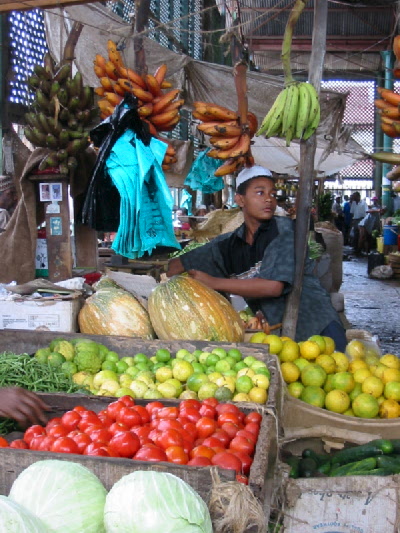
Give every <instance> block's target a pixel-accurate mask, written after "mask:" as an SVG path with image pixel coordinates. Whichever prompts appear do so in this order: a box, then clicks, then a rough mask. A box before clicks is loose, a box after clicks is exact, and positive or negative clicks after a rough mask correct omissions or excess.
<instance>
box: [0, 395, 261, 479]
mask: <svg viewBox="0 0 400 533" xmlns="http://www.w3.org/2000/svg"><path fill="white" fill-rule="evenodd" d="M261 419H262V417H261V414H260V413H258V412H256V411H252V412H250V413H248V414H247V415H246V414H245V413H244V412H243V411H241V410H240V409H239V408H238V407H237V406H236V405H234V404H230V403H219V402H218V401H217V400H216V399H215V398H208V399H206V400H203V401H202V402H200V401H198V400H193V399H188V400H182V401H181V402H180V403H179V405H178V406H173V407H170V406H164V405H163V404H162V403H161V402H159V401H151V402H149V403H147V404H146V406H143V405H136V404H135V401H134V400H133V399H132V398H131V397H130V396H124V397H122V398H119V399H118V400H116V401H114V402H112V403H110V404H109V405H108V406H107V408H106V409H103V410H102V411H100V412H99V413H95V412H94V411H92V410H89V409H87V408H85V407H82V406H80V405H78V406H76V407H74V409H72V410H71V411H67V412H66V413H65V414H64V415H63V416H62V417H61V418H53V419H51V420H50V421H49V422H48V423H47V425H46V427H43V426H39V425H34V426H31V427H29V428H28V429H27V430H26V431H25V433H24V438H23V439H17V440H14V441H12V442H11V443H10V445H9V446H10V448H24V449H30V450H39V451H50V452H58V453H76V454H83V455H96V456H102V457H123V458H128V459H135V460H138V461H167V462H170V463H175V464H180V465H192V466H210V465H217V466H219V467H221V468H228V469H232V470H235V471H236V479H237V480H238V481H240V482H243V483H247V480H248V475H249V472H250V466H251V464H252V462H253V457H254V452H255V447H256V442H257V438H258V433H259V431H260V424H261ZM3 440H4V439H3ZM4 442H5V444H4V443H3V444H2V443H0V446H2V445H3V446H4V445H7V442H6V441H5V440H4Z"/></svg>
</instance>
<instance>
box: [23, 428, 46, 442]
mask: <svg viewBox="0 0 400 533" xmlns="http://www.w3.org/2000/svg"><path fill="white" fill-rule="evenodd" d="M45 434H46V430H45V429H44V427H42V426H39V425H38V424H35V425H34V426H31V427H29V428H28V429H27V430H26V431H25V433H24V441H25V442H26V443H27V445H28V446H29V445H30V443H31V440H32V439H33V438H34V437H38V436H39V435H45Z"/></svg>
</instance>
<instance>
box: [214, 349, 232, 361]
mask: <svg viewBox="0 0 400 533" xmlns="http://www.w3.org/2000/svg"><path fill="white" fill-rule="evenodd" d="M211 353H215V354H216V355H218V357H219V358H220V359H224V357H226V356H227V355H228V352H227V351H226V350H224V349H223V348H218V347H217V348H213V350H211Z"/></svg>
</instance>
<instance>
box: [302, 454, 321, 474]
mask: <svg viewBox="0 0 400 533" xmlns="http://www.w3.org/2000/svg"><path fill="white" fill-rule="evenodd" d="M317 467H318V464H317V462H316V461H315V460H314V459H311V457H307V458H306V459H300V461H299V476H300V477H314V476H315V474H316V472H317Z"/></svg>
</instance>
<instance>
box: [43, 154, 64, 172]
mask: <svg viewBox="0 0 400 533" xmlns="http://www.w3.org/2000/svg"><path fill="white" fill-rule="evenodd" d="M58 162H59V161H58V157H57V153H56V152H51V153H50V154H48V155H46V156H45V157H44V158H43V159H42V160H41V162H40V163H39V170H45V169H46V168H49V167H56V166H57V165H58Z"/></svg>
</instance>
